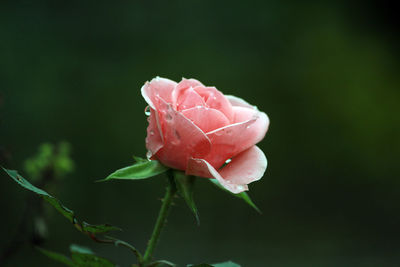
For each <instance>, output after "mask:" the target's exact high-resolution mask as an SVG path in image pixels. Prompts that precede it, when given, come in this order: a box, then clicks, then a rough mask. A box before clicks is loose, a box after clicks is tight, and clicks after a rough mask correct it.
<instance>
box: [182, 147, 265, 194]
mask: <svg viewBox="0 0 400 267" xmlns="http://www.w3.org/2000/svg"><path fill="white" fill-rule="evenodd" d="M228 166H229V168H227V167H228ZM266 169H267V159H266V157H265V155H264V153H263V152H262V151H261V149H259V148H258V147H257V146H253V147H251V148H249V149H247V150H245V151H243V152H242V153H240V154H239V155H237V156H236V157H235V158H233V159H232V161H231V162H230V163H229V164H228V165H227V166H226V167H225V168H222V169H221V170H220V171H217V170H216V169H215V168H214V167H213V166H211V164H210V163H208V162H207V161H206V160H204V159H195V158H191V159H189V161H188V165H187V169H186V174H187V175H197V176H201V177H207V178H214V179H216V180H217V181H218V182H219V183H220V184H221V185H222V186H223V187H224V188H225V189H227V190H228V191H230V192H232V193H234V194H238V193H241V192H244V191H247V190H248V189H249V188H248V186H247V184H249V183H251V182H254V181H257V180H259V179H261V177H262V176H263V175H264V173H265V170H266Z"/></svg>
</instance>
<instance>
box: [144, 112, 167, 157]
mask: <svg viewBox="0 0 400 267" xmlns="http://www.w3.org/2000/svg"><path fill="white" fill-rule="evenodd" d="M147 121H148V122H149V126H148V127H147V136H146V148H147V150H148V154H147V157H148V158H151V157H152V156H153V155H154V154H156V153H157V152H158V150H160V149H161V148H162V147H163V146H164V138H163V135H162V131H161V125H160V123H159V116H158V112H157V111H156V110H154V109H150V116H149V117H148V118H147Z"/></svg>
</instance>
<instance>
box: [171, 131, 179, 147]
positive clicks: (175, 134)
mask: <svg viewBox="0 0 400 267" xmlns="http://www.w3.org/2000/svg"><path fill="white" fill-rule="evenodd" d="M180 143H181V135H180V134H179V132H178V131H177V130H174V138H173V140H171V144H173V145H175V146H177V145H179V144H180Z"/></svg>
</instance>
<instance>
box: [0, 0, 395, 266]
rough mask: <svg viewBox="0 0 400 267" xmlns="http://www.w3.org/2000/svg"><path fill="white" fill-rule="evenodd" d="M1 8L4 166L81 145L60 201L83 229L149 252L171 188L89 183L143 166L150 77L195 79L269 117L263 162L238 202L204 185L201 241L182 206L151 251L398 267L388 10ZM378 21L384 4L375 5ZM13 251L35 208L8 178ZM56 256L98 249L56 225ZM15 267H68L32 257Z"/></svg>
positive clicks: (16, 260) (6, 217) (162, 4)
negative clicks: (72, 249)
mask: <svg viewBox="0 0 400 267" xmlns="http://www.w3.org/2000/svg"><path fill="white" fill-rule="evenodd" d="M81 2H82V3H71V2H69V1H32V2H30V1H9V2H8V3H7V1H2V2H1V4H0V62H1V63H0V93H1V98H0V99H1V107H0V111H1V118H0V123H1V124H0V127H1V128H0V146H1V149H2V151H3V152H4V151H5V152H6V154H8V155H9V158H8V159H7V160H5V159H2V164H6V166H7V167H8V168H15V169H20V170H21V169H22V167H23V161H24V160H25V159H26V158H27V157H29V156H32V155H33V154H35V153H36V150H37V147H38V145H39V144H40V143H42V142H46V141H49V142H58V141H61V140H67V141H69V142H70V143H71V144H72V146H73V158H74V160H75V162H76V170H75V172H74V173H73V174H71V175H69V176H68V178H67V179H65V180H63V181H62V182H60V183H59V184H58V187H57V188H56V189H55V190H54V191H53V193H54V194H55V195H56V196H58V197H59V198H60V199H61V200H62V201H63V202H64V203H65V204H66V205H67V206H68V207H69V208H71V209H73V210H75V211H76V213H77V215H78V217H80V218H83V219H85V220H87V221H89V222H91V223H104V222H108V223H112V224H114V225H117V226H120V227H121V228H123V229H124V232H122V233H117V234H116V236H118V237H121V238H123V239H125V240H127V241H130V242H132V243H133V244H135V246H137V247H138V248H139V249H142V250H143V249H144V247H145V244H146V241H147V239H148V237H149V235H150V233H151V230H152V227H153V223H154V220H155V216H156V213H157V211H158V208H159V204H160V202H159V198H161V196H162V194H163V193H164V185H165V180H164V177H162V176H159V177H156V178H154V179H151V180H144V181H138V182H127V181H116V182H110V183H94V181H95V180H98V179H102V178H104V177H105V176H106V175H108V174H109V173H111V172H112V171H114V170H115V169H117V168H120V167H123V166H126V165H128V164H130V163H131V162H132V160H131V156H132V155H133V154H134V155H138V156H144V155H145V152H146V150H145V144H144V138H145V134H146V125H147V122H146V117H145V115H144V112H143V110H144V108H145V106H146V103H145V101H144V100H143V99H142V97H141V95H140V88H141V86H142V85H143V83H144V82H145V81H146V80H150V79H151V78H153V77H155V76H157V75H158V76H161V77H167V78H170V79H173V80H176V81H179V80H180V79H181V78H182V77H186V78H191V77H192V78H197V79H199V80H200V81H202V82H203V83H204V84H206V85H214V86H216V87H217V88H218V89H219V90H221V91H222V92H224V93H226V94H233V95H237V96H239V97H242V98H244V99H246V100H247V101H248V102H250V103H252V104H254V105H257V106H258V107H259V109H260V110H263V111H265V112H266V113H267V114H268V115H269V117H270V119H271V125H270V130H269V132H268V133H267V136H266V138H265V139H264V140H263V141H262V142H261V143H260V144H259V146H260V147H261V148H262V150H263V151H264V152H265V154H266V155H267V158H268V160H269V166H268V170H267V172H266V174H265V176H264V178H263V179H262V180H260V181H259V182H256V183H254V184H252V185H251V186H250V195H251V196H252V198H253V200H254V201H255V202H256V203H257V204H258V206H259V207H260V208H261V209H262V211H263V215H261V216H260V215H258V214H257V213H256V212H255V211H254V210H252V209H251V208H249V207H248V206H246V205H245V204H244V203H243V202H241V201H239V200H237V199H234V198H232V197H231V196H229V195H227V194H225V193H224V192H221V191H219V190H218V189H217V188H215V187H214V186H212V185H210V184H209V183H207V182H206V181H199V182H198V183H197V188H196V192H195V198H196V202H197V205H198V208H199V212H200V219H201V225H200V227H198V226H196V224H195V222H194V219H193V217H192V215H191V214H190V211H189V210H188V209H187V207H186V206H185V204H184V202H182V201H181V200H177V201H176V205H175V206H174V207H173V210H172V213H171V216H170V219H169V222H168V225H167V227H166V229H165V231H164V232H163V235H162V239H161V242H160V244H159V247H158V248H157V251H156V257H157V258H165V259H168V260H171V261H173V262H176V263H178V264H180V265H181V266H183V264H186V263H200V262H203V261H205V262H219V261H224V260H228V259H231V260H233V261H236V262H238V263H240V264H242V265H243V266H245V267H247V266H398V265H399V264H400V231H399V225H400V212H399V211H400V202H399V201H400V181H399V167H398V166H399V151H400V138H399V137H400V131H399V126H400V120H399V112H400V108H399V100H400V91H399V85H400V77H399V53H398V45H399V39H398V35H397V34H398V30H397V25H395V24H394V21H395V18H396V16H397V15H396V14H395V11H394V10H393V7H390V6H388V5H387V3H384V2H378V1H376V3H374V2H368V3H366V2H363V3H362V4H361V3H359V4H357V3H356V2H353V4H348V3H347V2H346V1H343V2H341V1H329V2H317V1H305V2H304V1H299V2H295V1H291V2H290V1H289V2H284V1H240V2H239V1H237V2H235V1H130V2H129V1H119V2H118V3H117V2H116V1H113V2H110V3H108V4H104V3H101V2H98V1H87V2H85V3H83V1H81ZM377 3H380V4H377ZM0 177H1V179H0V208H1V212H2V214H1V226H2V227H1V229H0V237H1V238H0V240H1V241H0V245H1V247H4V246H5V245H6V244H7V243H8V241H9V240H10V239H11V238H12V236H13V235H14V233H15V230H16V225H17V224H18V221H19V220H20V217H21V210H22V208H23V206H24V197H25V196H26V194H28V193H27V192H24V191H23V190H22V189H21V188H19V187H18V186H17V185H16V184H15V183H14V182H13V181H12V180H11V179H10V178H8V177H6V176H5V174H4V173H2V174H0ZM47 221H48V223H49V231H50V239H49V240H48V241H47V242H46V243H45V244H44V247H46V248H49V249H53V250H56V251H60V252H65V253H67V251H68V245H69V244H70V243H78V244H81V245H87V246H91V247H92V248H93V249H94V251H95V252H97V253H99V254H101V255H104V256H106V257H109V258H111V259H113V260H114V261H116V262H118V263H120V264H121V265H122V266H127V265H128V264H129V263H132V262H133V257H132V256H131V255H130V253H129V252H128V251H125V250H124V249H120V248H114V247H107V246H104V245H99V244H95V243H92V242H91V241H90V240H89V239H87V238H86V237H84V236H82V235H81V234H80V233H79V232H77V231H76V230H74V229H73V227H72V226H71V225H69V223H68V222H67V221H66V220H65V219H64V218H62V217H61V216H60V215H58V214H55V213H54V214H52V215H51V216H50V217H49V218H48V219H47ZM8 266H56V265H55V263H54V262H52V261H51V260H49V259H47V258H46V257H45V256H43V255H41V254H40V253H39V252H37V251H35V250H34V249H32V248H30V247H29V246H25V247H24V248H23V249H22V250H21V251H20V252H19V253H18V254H16V255H15V256H14V257H13V258H12V259H10V261H9V265H8Z"/></svg>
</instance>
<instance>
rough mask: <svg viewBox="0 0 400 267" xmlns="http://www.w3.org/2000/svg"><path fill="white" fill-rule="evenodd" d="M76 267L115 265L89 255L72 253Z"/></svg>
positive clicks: (108, 266)
mask: <svg viewBox="0 0 400 267" xmlns="http://www.w3.org/2000/svg"><path fill="white" fill-rule="evenodd" d="M71 257H72V261H73V262H74V264H75V265H74V266H77V267H114V266H115V264H114V263H112V262H111V261H109V260H107V259H105V258H102V257H99V256H96V255H93V254H87V253H79V252H72V254H71Z"/></svg>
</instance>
